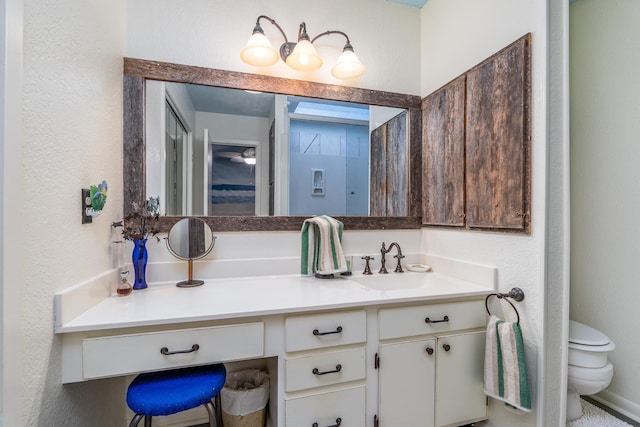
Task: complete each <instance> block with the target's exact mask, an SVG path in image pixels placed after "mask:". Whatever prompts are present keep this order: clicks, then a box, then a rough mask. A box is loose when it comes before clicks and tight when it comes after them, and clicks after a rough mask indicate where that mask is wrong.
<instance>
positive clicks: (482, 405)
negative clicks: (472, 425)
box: [436, 331, 487, 427]
mask: <svg viewBox="0 0 640 427" xmlns="http://www.w3.org/2000/svg"><path fill="white" fill-rule="evenodd" d="M484 339H485V333H484V331H480V332H473V333H468V334H459V335H451V336H444V337H439V338H438V350H437V353H438V375H437V379H436V396H437V397H438V398H437V405H436V425H437V426H438V427H441V426H449V425H460V424H464V423H467V422H472V421H478V420H481V419H484V418H486V416H487V403H486V402H487V398H486V396H485V394H484V387H483V368H484ZM445 345H446V346H448V347H447V348H448V350H445V348H444V347H445Z"/></svg>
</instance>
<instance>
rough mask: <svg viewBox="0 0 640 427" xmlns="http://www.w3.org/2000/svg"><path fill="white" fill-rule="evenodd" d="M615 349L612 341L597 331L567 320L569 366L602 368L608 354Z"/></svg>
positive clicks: (605, 363)
mask: <svg viewBox="0 0 640 427" xmlns="http://www.w3.org/2000/svg"><path fill="white" fill-rule="evenodd" d="M615 348H616V346H615V344H614V343H613V341H611V340H610V339H609V337H607V336H606V335H605V334H603V333H602V332H600V331H599V330H597V329H594V328H592V327H590V326H587V325H584V324H582V323H579V322H576V321H573V320H569V365H570V366H571V365H573V366H581V367H584V368H602V367H604V366H606V365H607V358H608V352H610V351H612V350H614V349H615Z"/></svg>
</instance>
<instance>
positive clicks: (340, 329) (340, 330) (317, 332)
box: [313, 326, 342, 337]
mask: <svg viewBox="0 0 640 427" xmlns="http://www.w3.org/2000/svg"><path fill="white" fill-rule="evenodd" d="M340 332H342V326H338V327H337V328H336V330H335V331H329V332H320V331H318V330H317V329H314V330H313V335H315V336H317V337H319V336H321V335H331V334H339V333H340Z"/></svg>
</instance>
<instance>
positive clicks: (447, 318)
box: [424, 316, 449, 323]
mask: <svg viewBox="0 0 640 427" xmlns="http://www.w3.org/2000/svg"><path fill="white" fill-rule="evenodd" d="M448 321H449V316H444V317H443V318H442V319H441V320H431V319H429V318H428V317H427V318H426V319H424V323H442V322H448Z"/></svg>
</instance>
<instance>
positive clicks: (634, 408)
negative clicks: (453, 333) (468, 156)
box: [570, 0, 640, 419]
mask: <svg viewBox="0 0 640 427" xmlns="http://www.w3.org/2000/svg"><path fill="white" fill-rule="evenodd" d="M639 20H640V3H638V2H637V1H635V0H615V1H608V2H601V1H595V0H581V1H579V2H576V3H574V4H573V5H571V26H570V40H571V45H570V53H571V57H570V63H571V318H573V319H575V320H577V321H579V322H583V323H586V324H588V325H591V326H593V327H594V328H597V329H599V330H601V331H603V332H604V333H605V334H606V335H607V336H609V337H610V338H611V339H612V340H613V341H614V342H615V344H616V345H617V348H616V349H615V351H613V352H612V353H611V354H610V356H609V357H610V359H611V361H612V363H613V366H614V378H613V381H612V383H611V385H610V386H609V388H608V389H607V390H606V391H605V392H604V393H601V394H600V395H599V396H600V397H601V398H603V399H604V400H605V401H607V402H608V403H610V404H612V405H614V406H617V407H618V408H619V409H622V410H623V411H626V412H628V413H630V414H632V415H633V416H634V417H635V418H636V419H640V382H639V381H638V378H640V364H638V351H640V335H638V324H640V312H639V311H638V301H640V286H638V282H639V280H638V268H637V265H638V256H639V255H640V228H638V226H637V225H635V224H636V221H637V212H638V209H640V201H639V200H638V198H637V195H638V188H639V187H640V175H639V174H638V161H637V160H638V157H639V156H640V145H639V144H638V135H640V120H638V119H639V118H640V105H639V104H638V98H640V83H639V81H638V78H637V76H638V74H639V73H640V44H638V40H639V39H640V28H639V27H638V25H637V24H638V21H639Z"/></svg>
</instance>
